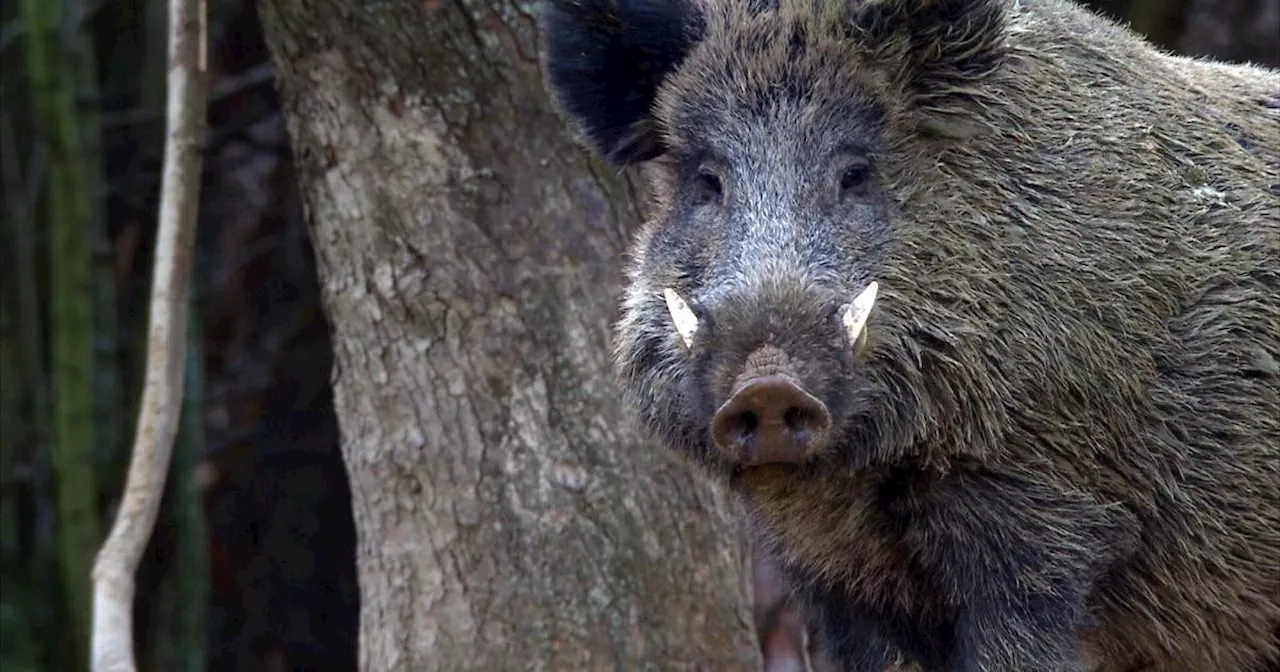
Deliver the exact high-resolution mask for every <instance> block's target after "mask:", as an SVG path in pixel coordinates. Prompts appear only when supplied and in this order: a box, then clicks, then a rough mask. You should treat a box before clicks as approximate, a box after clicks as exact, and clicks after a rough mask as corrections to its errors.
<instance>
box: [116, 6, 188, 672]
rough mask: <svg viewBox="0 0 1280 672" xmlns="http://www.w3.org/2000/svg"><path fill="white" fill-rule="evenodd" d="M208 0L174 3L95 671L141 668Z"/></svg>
mask: <svg viewBox="0 0 1280 672" xmlns="http://www.w3.org/2000/svg"><path fill="white" fill-rule="evenodd" d="M205 30H206V7H205V0H169V73H168V94H167V100H166V123H167V127H168V133H167V137H166V141H165V155H164V174H163V177H162V182H161V192H160V222H159V225H160V228H159V233H158V234H157V236H158V237H157V240H156V253H155V255H156V257H155V273H154V276H153V278H152V284H151V306H150V308H151V314H150V333H149V335H148V339H147V374H146V376H147V377H146V387H145V388H144V390H143V394H142V404H141V407H140V409H139V411H138V426H137V436H136V438H135V441H134V446H133V457H132V459H131V461H130V463H129V475H128V480H127V482H126V484H125V492H124V498H123V500H122V501H121V503H120V509H119V511H118V512H117V513H116V519H115V524H114V525H113V526H112V528H111V534H110V535H109V536H108V537H107V540H106V542H105V543H103V545H102V548H101V550H99V551H98V557H97V561H96V562H95V564H94V568H93V658H92V661H91V664H92V668H93V670H94V672H134V671H135V670H136V668H137V666H136V663H135V659H134V652H133V598H134V575H135V574H136V572H137V569H138V561H139V560H140V559H141V557H142V553H143V550H144V549H145V548H146V545H147V542H148V540H149V539H150V538H151V531H152V528H153V527H154V526H155V521H156V515H157V513H158V512H159V508H160V499H161V496H162V495H163V494H164V482H165V476H166V473H167V472H168V470H169V460H170V458H171V457H172V454H173V441H174V437H175V435H176V434H177V430H178V418H179V415H180V412H181V400H182V393H183V374H184V369H185V364H186V362H185V356H186V345H187V338H186V330H187V310H188V302H189V298H190V297H189V293H190V286H191V261H192V255H193V247H194V244H195V228H196V214H197V208H198V204H199V192H200V172H201V169H202V166H203V161H202V157H201V148H202V147H203V140H204V132H205V109H206V108H205V103H206V99H207V96H208V92H207V72H206V71H205V68H204V58H202V53H201V52H202V50H201V45H202V42H203V38H202V37H201V36H202V35H203V34H204V32H205Z"/></svg>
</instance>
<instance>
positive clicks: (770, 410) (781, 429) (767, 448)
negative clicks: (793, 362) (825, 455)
mask: <svg viewBox="0 0 1280 672" xmlns="http://www.w3.org/2000/svg"><path fill="white" fill-rule="evenodd" d="M711 429H712V437H713V439H714V440H715V443H716V446H717V447H719V449H720V450H721V451H723V452H724V453H725V455H726V456H728V457H729V458H730V459H731V460H733V461H735V462H739V463H742V464H767V463H777V462H784V463H786V462H799V461H801V460H803V459H805V458H806V457H808V456H809V455H811V454H813V452H814V451H816V450H818V449H819V448H821V446H822V443H823V442H824V441H825V439H826V436H827V433H828V430H830V429H831V414H830V413H829V412H828V411H827V407H826V405H824V404H823V403H822V402H821V401H819V400H818V399H817V398H816V397H814V396H813V395H812V394H809V393H808V392H806V391H805V390H804V389H803V388H801V387H800V386H799V385H797V384H796V383H795V382H793V381H792V380H790V379H789V378H787V377H785V376H779V375H771V376H761V377H759V378H754V379H752V380H749V381H747V382H746V383H745V384H744V385H742V386H741V387H739V388H738V390H737V391H736V392H734V394H733V396H732V397H730V398H729V400H728V401H726V402H725V403H724V405H722V406H721V407H720V409H719V410H718V411H716V415H715V418H714V419H713V420H712V423H711Z"/></svg>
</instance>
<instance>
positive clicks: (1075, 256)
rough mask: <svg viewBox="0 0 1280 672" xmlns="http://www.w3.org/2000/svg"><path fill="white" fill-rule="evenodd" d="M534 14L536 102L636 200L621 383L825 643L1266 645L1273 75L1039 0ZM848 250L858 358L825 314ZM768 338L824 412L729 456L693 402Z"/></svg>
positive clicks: (1056, 666)
mask: <svg viewBox="0 0 1280 672" xmlns="http://www.w3.org/2000/svg"><path fill="white" fill-rule="evenodd" d="M546 11H547V16H546V17H545V21H546V22H547V23H546V26H547V40H548V42H547V44H548V48H547V54H548V56H547V71H548V75H549V79H550V80H551V83H552V86H553V88H554V90H555V91H556V94H557V97H558V99H559V100H560V101H561V104H562V106H563V107H564V109H565V110H566V111H567V113H568V114H569V116H570V117H571V118H572V119H573V120H574V122H575V123H577V124H578V126H579V128H581V129H582V130H583V133H584V135H585V136H586V137H587V139H588V140H589V141H590V142H591V143H592V144H593V145H594V147H595V148H596V149H597V150H598V151H599V152H600V153H601V154H602V155H604V156H606V157H608V158H610V159H611V160H612V161H614V162H615V163H617V164H619V165H625V164H631V163H640V164H642V165H643V166H644V169H645V172H646V175H647V176H648V177H649V179H650V183H651V186H652V189H653V194H654V200H655V205H656V206H657V207H656V209H655V210H656V212H655V214H654V215H653V217H652V218H651V219H650V221H648V222H647V224H646V225H645V227H644V228H643V230H642V231H641V232H640V233H639V235H638V236H637V238H636V240H635V242H634V246H633V248H632V250H633V262H632V264H631V265H630V267H629V269H628V272H629V279H630V285H629V287H628V290H627V294H626V297H625V300H624V304H623V315H622V319H621V320H620V322H619V324H618V335H617V359H618V368H619V372H620V375H621V377H622V380H623V382H624V385H625V388H626V391H627V394H628V398H629V400H630V401H631V403H632V404H634V406H635V407H636V408H637V409H638V412H639V414H640V417H641V418H642V419H643V421H644V422H645V423H646V425H647V426H648V427H649V428H650V429H651V430H652V431H653V432H654V433H655V434H656V435H657V436H659V437H660V438H661V439H662V441H663V442H664V443H665V444H666V445H667V446H669V447H670V448H672V449H675V450H678V451H681V452H683V453H685V454H687V455H689V456H690V457H691V458H692V459H694V460H695V461H696V463H697V464H699V465H700V466H701V467H702V468H703V469H705V470H706V471H707V472H708V473H710V474H713V475H717V476H719V477H723V478H726V479H728V480H729V482H730V484H731V485H732V487H733V488H734V489H735V490H736V491H737V492H738V493H740V494H741V496H742V499H743V502H744V504H745V505H746V507H747V510H748V512H749V513H750V515H751V516H752V519H753V521H754V522H755V523H756V524H757V525H756V529H757V532H758V534H759V535H760V538H761V540H762V541H763V542H764V543H767V544H769V545H770V547H771V548H772V549H773V550H774V552H776V553H777V554H778V557H779V558H780V560H781V561H782V562H783V563H784V564H785V565H786V567H787V568H788V570H789V571H790V573H791V575H792V577H793V579H794V581H795V583H796V589H797V591H798V592H799V593H800V595H802V596H803V597H804V598H805V599H806V600H807V602H808V604H809V605H810V607H811V608H812V610H813V612H814V614H815V617H816V618H817V620H818V621H820V623H821V624H822V628H823V633H822V637H823V638H824V639H825V640H826V642H827V644H828V646H830V647H831V650H832V651H833V652H834V653H835V655H836V656H837V658H838V659H839V660H841V661H842V663H843V664H844V666H845V667H846V669H852V670H864V669H865V670H872V669H878V668H877V666H883V664H884V662H885V661H886V660H888V659H889V658H890V657H891V656H892V655H893V654H894V653H896V652H898V651H901V652H903V653H905V654H906V655H907V656H908V657H910V658H913V659H914V660H916V662H918V663H920V664H921V665H922V666H923V667H924V669H928V670H933V669H947V670H1023V669H1026V670H1084V669H1094V670H1099V671H1105V672H1111V671H1115V672H1123V671H1128V670H1139V669H1142V670H1159V671H1168V672H1175V671H1177V672H1182V671H1198V670H1206V671H1209V670H1222V671H1230V670H1238V671H1240V672H1246V671H1252V670H1259V671H1260V670H1264V669H1275V666H1278V665H1280V642H1277V633H1278V632H1280V365H1278V364H1277V362H1280V73H1277V72H1276V71H1273V70H1268V69H1264V68H1260V67H1253V66H1248V65H1227V64H1221V63H1211V62H1206V61H1197V60H1192V59H1187V58H1182V57H1177V56H1173V55H1170V54H1167V53H1163V52H1160V51H1158V50H1156V49H1155V48H1153V47H1152V46H1151V45H1149V44H1147V43H1146V42H1144V41H1142V40H1141V39H1140V38H1139V37H1137V36H1136V35H1134V34H1132V33H1130V32H1129V31H1127V30H1125V29H1123V28H1121V27H1119V26H1116V25H1114V24H1112V23H1110V22H1108V21H1106V20H1103V19H1101V18H1099V17H1097V16H1094V15H1092V14H1090V13H1088V12H1086V11H1085V10H1083V9H1081V8H1079V7H1077V6H1076V5H1074V4H1071V3H1068V2H1066V1H1065V0H1022V1H1021V2H1015V1H1013V0H918V1H914V2H913V1H910V0H866V1H859V0H848V1H847V2H846V1H837V0H780V1H779V0H774V1H773V2H770V1H769V0H698V1H697V2H692V1H691V0H690V1H682V0H670V1H667V2H663V1H662V0H616V3H615V2H614V1H611V0H551V2H550V3H549V4H548V5H547V10H546ZM850 166H853V167H865V168H868V169H869V171H870V173H869V174H870V178H869V181H868V182H867V183H866V184H863V183H862V182H861V181H859V180H851V179H845V178H842V176H846V175H848V174H850V173H849V172H848V171H849V170H852V168H849V167H850ZM859 174H861V173H859ZM850 183H852V184H854V185H855V186H853V187H847V186H846V185H847V184H850ZM873 279H874V280H877V281H878V282H879V284H880V298H879V300H878V301H877V303H876V306H875V309H874V311H873V313H872V316H871V319H870V323H869V327H868V329H869V332H868V342H867V346H866V349H865V351H864V353H862V354H861V355H860V356H859V357H858V358H856V359H855V358H854V357H852V356H851V351H850V349H849V347H848V346H849V344H848V343H847V341H845V340H842V334H841V333H840V332H839V329H838V327H837V326H836V324H835V322H834V320H833V319H832V315H833V314H834V310H835V309H836V308H837V307H838V306H839V305H840V304H841V303H842V302H844V301H848V300H849V299H850V298H851V297H852V296H853V295H854V294H856V293H857V292H858V291H859V290H860V289H861V288H862V287H864V286H865V285H866V284H867V282H869V281H870V280H873ZM664 287H672V288H675V289H676V290H678V291H679V292H680V293H681V294H682V295H683V296H684V297H685V298H686V299H688V300H689V302H690V304H691V305H692V306H693V307H694V309H695V310H696V311H697V312H699V314H700V318H701V319H700V323H701V325H702V326H700V327H699V332H698V336H697V339H696V340H695V342H694V344H693V347H692V349H691V350H688V351H686V350H685V349H684V348H683V347H682V346H681V345H680V342H679V340H678V337H677V335H676V333H675V330H674V329H673V328H672V325H671V318H670V316H669V314H668V313H667V310H666V308H665V306H664V303H663V298H662V295H661V291H662V289H663V288H664ZM766 345H767V346H772V347H773V348H777V349H778V350H780V351H781V352H783V353H785V355H786V358H789V359H786V363H785V365H786V366H787V367H789V368H790V370H791V371H792V373H793V374H794V375H795V376H796V378H797V379H799V380H802V381H803V382H804V384H805V386H806V387H807V389H809V390H810V391H812V392H813V393H814V394H815V395H817V396H818V398H820V399H822V400H823V401H824V402H825V403H826V404H827V406H828V407H830V408H831V412H832V415H833V417H835V418H836V420H837V423H836V428H835V431H836V434H835V439H834V440H833V441H832V442H831V443H830V444H829V445H828V446H827V448H826V449H825V450H823V451H822V452H821V453H820V454H818V455H815V456H813V457H811V458H809V459H808V460H806V461H805V462H803V463H801V464H795V465H781V464H780V465H767V466H762V467H751V468H741V467H740V465H735V464H734V463H733V462H732V460H730V459H729V458H726V457H725V456H724V455H722V454H720V453H719V452H718V451H716V450H715V448H714V446H713V445H712V442H711V439H710V436H709V429H708V427H709V425H710V421H711V418H712V416H713V415H714V413H715V409H716V408H717V407H718V406H719V404H720V403H722V402H723V401H724V400H725V398H726V397H727V395H728V394H729V391H730V387H731V385H732V382H733V381H734V380H736V379H738V377H739V376H740V375H741V374H742V369H743V367H744V366H745V364H744V362H746V361H747V357H748V355H749V354H750V353H753V352H756V351H757V350H758V349H759V348H760V347H761V346H766Z"/></svg>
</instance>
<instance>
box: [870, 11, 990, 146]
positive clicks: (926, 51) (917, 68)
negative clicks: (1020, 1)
mask: <svg viewBox="0 0 1280 672" xmlns="http://www.w3.org/2000/svg"><path fill="white" fill-rule="evenodd" d="M1007 5H1008V0H865V1H864V2H859V3H856V4H854V5H853V6H852V7H853V16H852V19H851V24H852V27H853V28H854V32H855V34H856V35H857V38H858V40H859V41H860V42H862V44H863V45H864V46H865V47H866V48H867V49H868V50H869V53H868V56H869V58H870V59H871V60H872V61H873V62H880V63H882V64H883V65H884V66H885V67H886V69H888V70H889V71H890V72H892V73H893V76H894V77H896V78H897V79H898V80H899V81H898V84H899V85H901V86H902V87H903V88H904V89H905V91H906V93H907V94H908V95H910V97H911V104H912V105H913V106H914V107H916V108H918V109H922V110H923V111H925V112H928V113H935V116H937V117H941V118H946V117H956V118H958V117H963V116H965V115H964V112H965V109H966V107H967V105H966V103H967V102H968V101H970V100H971V99H972V98H973V96H975V95H978V94H979V92H980V91H981V87H980V83H981V81H982V80H983V79H984V78H986V77H987V76H988V75H990V74H991V73H992V72H994V71H995V70H996V69H997V68H999V66H1000V64H1001V63H1002V62H1003V61H1004V58H1005V53H1006V46H1005V29H1006V22H1007V16H1006V12H1007V11H1008V10H1007ZM939 121H940V119H939ZM957 121H958V119H957ZM946 126H948V124H946V123H940V124H939V127H938V130H943V128H944V127H946Z"/></svg>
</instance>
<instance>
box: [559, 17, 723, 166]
mask: <svg viewBox="0 0 1280 672" xmlns="http://www.w3.org/2000/svg"><path fill="white" fill-rule="evenodd" d="M692 3H693V0H548V1H547V2H546V3H545V4H544V5H543V10H542V25H543V31H544V33H543V34H544V37H545V52H544V63H543V66H544V68H545V69H546V73H547V77H548V79H549V80H550V83H551V89H552V91H553V93H554V95H555V98H556V102H557V103H558V104H559V106H560V108H561V109H562V110H564V111H565V112H566V113H567V114H568V115H569V116H570V117H571V118H572V119H573V121H574V123H576V124H577V125H578V128H579V130H580V131H582V133H583V134H584V135H585V136H586V137H587V139H588V140H589V141H590V142H591V144H592V146H593V147H594V148H595V149H596V151H598V152H599V153H600V154H601V155H602V156H604V157H605V158H606V159H607V160H608V161H610V162H611V163H613V164H614V165H617V166H625V165H627V164H631V163H638V162H641V161H648V160H649V159H652V158H654V157H656V156H658V155H660V154H662V153H663V151H664V148H663V147H662V139H661V138H660V137H659V136H658V131H657V128H656V126H655V124H654V121H653V116H652V106H653V98H654V95H655V94H656V93H657V90H658V86H659V85H660V84H661V83H662V80H663V79H664V78H665V77H666V76H667V75H668V74H670V73H671V71H672V70H674V69H675V68H676V66H678V65H679V64H680V61H682V60H683V59H684V57H685V55H686V54H688V52H689V50H690V49H691V48H693V45H694V44H695V43H696V42H697V41H698V40H699V39H700V36H701V33H702V30H703V21H702V17H701V15H700V13H699V11H698V10H697V9H696V8H695V7H694V6H693V4H692Z"/></svg>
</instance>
